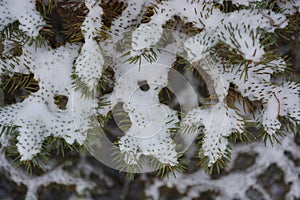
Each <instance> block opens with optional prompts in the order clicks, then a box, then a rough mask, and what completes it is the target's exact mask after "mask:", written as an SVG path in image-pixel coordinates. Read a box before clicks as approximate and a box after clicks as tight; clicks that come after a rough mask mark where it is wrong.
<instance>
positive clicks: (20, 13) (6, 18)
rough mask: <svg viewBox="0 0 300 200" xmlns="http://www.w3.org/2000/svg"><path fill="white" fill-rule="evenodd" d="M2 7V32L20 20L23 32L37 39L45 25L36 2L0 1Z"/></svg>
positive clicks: (28, 0)
mask: <svg viewBox="0 0 300 200" xmlns="http://www.w3.org/2000/svg"><path fill="white" fill-rule="evenodd" d="M0 7H1V8H0V9H1V10H0V30H2V29H3V28H4V27H5V26H7V25H8V24H10V23H12V22H14V21H17V20H18V21H19V22H20V29H21V30H23V31H24V32H26V33H27V34H28V35H29V36H32V37H36V36H37V35H38V34H39V30H40V29H41V28H42V27H43V25H44V24H45V22H44V20H43V18H42V17H41V16H40V14H39V13H38V11H36V9H35V1H34V0H22V1H19V0H0Z"/></svg>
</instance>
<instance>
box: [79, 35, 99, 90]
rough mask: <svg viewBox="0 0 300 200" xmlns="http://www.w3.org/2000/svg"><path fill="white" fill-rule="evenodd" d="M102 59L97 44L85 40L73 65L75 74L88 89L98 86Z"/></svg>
mask: <svg viewBox="0 0 300 200" xmlns="http://www.w3.org/2000/svg"><path fill="white" fill-rule="evenodd" d="M103 65H104V58H103V56H102V52H101V49H100V47H99V45H98V43H97V42H96V41H94V40H87V41H86V42H85V43H84V44H83V46H82V48H81V51H80V54H79V56H78V57H77V59H76V63H75V73H76V74H77V75H78V77H79V78H80V80H81V81H82V82H84V83H85V84H86V85H87V86H88V87H89V88H90V89H93V88H95V87H96V86H97V85H98V81H99V79H100V77H101V76H102V70H103Z"/></svg>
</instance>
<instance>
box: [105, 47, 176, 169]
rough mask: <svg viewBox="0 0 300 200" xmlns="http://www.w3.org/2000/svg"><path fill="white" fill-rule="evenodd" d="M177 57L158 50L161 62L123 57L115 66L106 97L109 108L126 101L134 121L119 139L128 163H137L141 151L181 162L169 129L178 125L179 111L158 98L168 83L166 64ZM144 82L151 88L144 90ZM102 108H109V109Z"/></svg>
mask: <svg viewBox="0 0 300 200" xmlns="http://www.w3.org/2000/svg"><path fill="white" fill-rule="evenodd" d="M124 59H125V58H124ZM125 60H126V59H125ZM174 60H175V55H170V54H167V53H158V60H157V61H156V62H157V63H159V64H157V63H152V64H149V63H147V62H146V61H145V60H142V63H141V66H140V67H139V66H138V65H135V64H128V63H123V62H122V61H120V63H119V64H118V65H117V66H116V71H115V77H116V83H115V87H114V91H113V93H112V94H111V95H110V96H107V97H106V99H107V100H110V106H109V108H110V109H111V108H113V107H114V106H115V105H117V103H123V109H124V111H125V112H126V113H127V114H128V116H129V118H130V121H131V124H132V125H131V127H130V128H129V130H128V131H126V132H125V135H124V136H122V137H121V139H120V140H119V146H120V150H121V151H122V152H123V153H125V159H124V161H125V162H126V163H127V164H130V165H133V164H137V163H138V159H139V157H140V156H141V155H150V156H153V157H154V158H156V159H157V160H159V161H160V162H161V163H163V164H169V165H171V166H173V165H176V164H177V163H178V161H177V153H176V151H175V144H174V143H173V141H172V138H171V135H170V131H169V128H174V127H175V124H176V123H177V122H178V116H177V114H176V111H174V110H172V109H171V108H169V107H168V106H165V105H163V104H161V103H160V102H159V99H158V94H159V92H160V91H161V89H162V88H164V87H166V86H167V84H168V71H169V68H170V67H169V65H163V64H169V63H172V62H174ZM141 84H142V85H143V84H145V85H147V86H149V88H148V90H142V89H141V87H140V86H141ZM100 112H107V109H104V110H102V111H100ZM102 114H104V115H106V114H107V113H102Z"/></svg>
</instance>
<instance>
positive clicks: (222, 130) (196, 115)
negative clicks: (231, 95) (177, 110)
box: [181, 103, 243, 166]
mask: <svg viewBox="0 0 300 200" xmlns="http://www.w3.org/2000/svg"><path fill="white" fill-rule="evenodd" d="M181 126H182V127H183V128H184V127H192V126H196V127H199V126H204V128H203V132H204V140H203V144H202V148H203V151H204V156H207V157H208V158H209V166H211V165H212V164H213V163H215V162H216V161H217V160H218V159H221V158H222V156H224V155H225V152H226V149H227V145H228V141H227V139H226V138H225V137H226V136H229V135H230V134H231V133H232V132H242V130H241V127H243V119H242V118H241V117H240V116H239V115H238V114H237V113H236V111H235V110H233V109H230V108H228V107H227V106H226V105H225V104H224V103H218V104H216V105H214V106H213V107H212V108H196V109H194V110H192V111H190V112H189V113H188V114H187V115H186V116H185V117H184V119H183V120H182V122H181Z"/></svg>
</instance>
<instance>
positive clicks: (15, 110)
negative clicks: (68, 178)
mask: <svg viewBox="0 0 300 200" xmlns="http://www.w3.org/2000/svg"><path fill="white" fill-rule="evenodd" d="M77 52H78V45H66V46H63V47H60V48H58V49H56V50H50V49H47V48H46V47H44V48H39V50H38V51H36V50H35V47H33V46H31V47H28V46H25V47H24V48H23V55H22V56H24V57H26V58H28V59H29V60H30V61H28V63H27V66H28V67H29V70H30V72H31V73H33V74H34V78H35V79H36V80H37V81H38V82H39V90H38V91H37V92H36V93H33V94H32V95H30V96H29V97H28V98H26V99H25V100H24V101H23V102H21V103H17V104H14V105H11V106H6V107H2V108H0V116H1V120H0V121H1V125H2V126H19V129H18V131H19V136H18V137H17V140H18V143H17V147H18V151H19V153H20V155H21V160H30V159H32V158H33V157H34V156H35V155H36V154H37V153H39V152H40V150H41V145H42V143H43V141H44V140H45V139H46V138H47V137H49V136H50V135H53V136H55V137H61V138H64V139H65V140H66V142H67V143H69V144H73V143H74V142H75V141H76V142H78V143H79V144H82V143H83V142H84V140H85V138H86V135H85V134H86V130H87V129H88V128H89V124H88V118H89V116H90V114H91V113H92V111H93V109H94V107H93V105H94V104H93V102H92V101H91V100H89V99H85V98H82V97H81V93H80V92H79V91H73V90H72V80H71V73H72V63H73V60H74V59H75V58H76V56H77V55H78V53H77ZM23 64H24V63H15V66H17V65H23ZM55 95H63V96H66V97H67V98H68V102H67V104H66V109H60V108H59V107H58V106H57V105H56V104H55V103H54V102H55V100H54V97H55ZM74 122H76V123H78V124H76V126H75V124H74Z"/></svg>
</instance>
